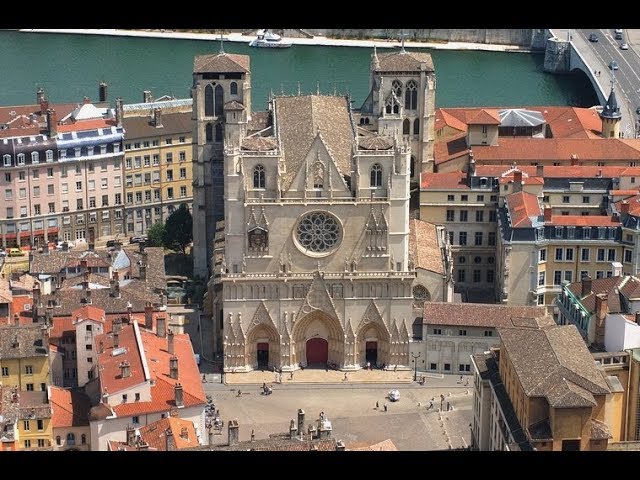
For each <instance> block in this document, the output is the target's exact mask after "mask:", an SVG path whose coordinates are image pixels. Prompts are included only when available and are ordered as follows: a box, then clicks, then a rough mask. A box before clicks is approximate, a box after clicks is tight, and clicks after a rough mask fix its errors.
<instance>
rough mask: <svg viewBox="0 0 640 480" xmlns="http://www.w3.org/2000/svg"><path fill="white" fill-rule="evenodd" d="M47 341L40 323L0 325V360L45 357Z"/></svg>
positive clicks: (47, 346)
mask: <svg viewBox="0 0 640 480" xmlns="http://www.w3.org/2000/svg"><path fill="white" fill-rule="evenodd" d="M48 348H49V342H48V341H47V340H46V339H45V331H44V330H43V329H42V325H39V324H31V325H12V326H2V327H0V360H2V359H12V358H27V357H46V356H47V355H48Z"/></svg>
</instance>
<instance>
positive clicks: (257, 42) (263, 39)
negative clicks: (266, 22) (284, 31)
mask: <svg viewBox="0 0 640 480" xmlns="http://www.w3.org/2000/svg"><path fill="white" fill-rule="evenodd" d="M249 46H250V47H262V48H288V47H290V46H291V43H287V42H283V41H282V37H281V36H280V35H278V34H277V33H273V32H272V31H271V30H268V29H262V30H258V32H257V34H256V38H254V39H253V40H251V41H250V42H249Z"/></svg>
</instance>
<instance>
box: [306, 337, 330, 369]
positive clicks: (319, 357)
mask: <svg viewBox="0 0 640 480" xmlns="http://www.w3.org/2000/svg"><path fill="white" fill-rule="evenodd" d="M306 347H307V349H306V350H307V366H308V367H323V368H324V367H325V366H326V364H327V362H328V361H329V342H328V341H327V340H325V339H324V338H317V337H316V338H310V339H309V340H307V345H306Z"/></svg>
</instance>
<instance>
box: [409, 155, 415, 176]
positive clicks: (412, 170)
mask: <svg viewBox="0 0 640 480" xmlns="http://www.w3.org/2000/svg"><path fill="white" fill-rule="evenodd" d="M410 165H411V178H413V177H415V175H416V157H414V156H413V155H411V164H410Z"/></svg>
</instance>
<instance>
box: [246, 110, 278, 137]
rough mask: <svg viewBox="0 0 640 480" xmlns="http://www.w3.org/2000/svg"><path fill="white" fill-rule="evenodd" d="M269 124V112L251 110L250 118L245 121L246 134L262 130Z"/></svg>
mask: <svg viewBox="0 0 640 480" xmlns="http://www.w3.org/2000/svg"><path fill="white" fill-rule="evenodd" d="M271 124H272V122H271V112H251V118H250V119H249V122H248V123H247V134H251V133H253V132H259V131H260V130H264V129H265V128H267V127H268V126H270V125H271Z"/></svg>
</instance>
